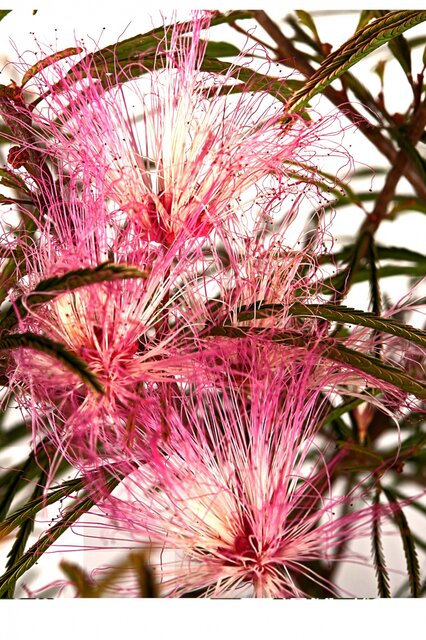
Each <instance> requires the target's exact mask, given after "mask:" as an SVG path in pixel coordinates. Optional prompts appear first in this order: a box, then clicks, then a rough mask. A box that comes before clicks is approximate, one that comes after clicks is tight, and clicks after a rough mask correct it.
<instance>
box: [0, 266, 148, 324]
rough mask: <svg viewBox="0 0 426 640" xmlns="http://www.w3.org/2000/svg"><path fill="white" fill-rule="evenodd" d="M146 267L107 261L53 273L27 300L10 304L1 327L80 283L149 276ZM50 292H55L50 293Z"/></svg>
mask: <svg viewBox="0 0 426 640" xmlns="http://www.w3.org/2000/svg"><path fill="white" fill-rule="evenodd" d="M146 277H147V274H146V272H145V271H141V270H140V269H138V268H137V267H134V266H128V265H126V264H114V263H111V262H103V263H102V264H100V265H98V266H97V267H87V268H84V269H76V270H74V271H69V272H68V273H65V274H63V275H62V276H53V277H52V278H47V279H46V280H42V281H41V282H39V283H38V285H37V286H36V287H35V289H34V290H33V291H32V292H30V293H29V294H27V295H26V296H25V303H24V302H23V300H22V298H18V299H17V300H16V302H15V304H14V306H13V307H10V308H9V309H8V310H7V311H6V312H5V313H4V314H3V316H2V317H0V328H2V329H3V330H4V329H9V328H10V327H12V326H13V325H14V324H15V322H16V319H17V317H16V314H17V315H18V317H20V318H25V316H26V315H27V313H28V308H29V307H32V308H34V307H37V306H39V305H41V304H44V303H46V302H49V301H50V300H52V299H54V298H56V297H57V296H59V295H61V294H63V293H67V292H69V291H74V290H75V289H79V288H80V287H87V286H89V285H92V284H98V283H100V282H113V281H115V280H127V279H131V278H146ZM48 292H51V293H50V294H49V293H48Z"/></svg>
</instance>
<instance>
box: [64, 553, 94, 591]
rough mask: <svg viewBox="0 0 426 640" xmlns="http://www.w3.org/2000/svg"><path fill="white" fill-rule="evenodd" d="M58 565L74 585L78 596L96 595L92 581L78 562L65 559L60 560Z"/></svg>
mask: <svg viewBox="0 0 426 640" xmlns="http://www.w3.org/2000/svg"><path fill="white" fill-rule="evenodd" d="M59 567H60V569H61V570H62V571H63V572H64V573H65V575H66V577H67V578H68V580H69V581H70V582H71V584H72V585H73V586H74V587H75V589H76V591H77V595H78V597H80V598H96V597H98V594H97V593H96V586H95V583H94V581H93V580H92V579H91V578H90V576H89V575H88V573H87V572H86V571H85V570H84V569H83V568H82V567H80V566H79V565H78V564H75V563H74V562H68V561H67V560H61V562H60V563H59Z"/></svg>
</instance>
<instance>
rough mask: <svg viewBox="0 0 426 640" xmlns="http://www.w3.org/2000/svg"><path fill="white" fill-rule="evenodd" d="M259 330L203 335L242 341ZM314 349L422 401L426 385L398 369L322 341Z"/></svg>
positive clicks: (288, 340) (293, 338)
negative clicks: (320, 350) (316, 348)
mask: <svg viewBox="0 0 426 640" xmlns="http://www.w3.org/2000/svg"><path fill="white" fill-rule="evenodd" d="M259 331H263V330H262V329H261V330H259V329H256V328H250V329H247V327H235V326H232V325H224V326H221V327H212V328H209V329H208V331H207V332H206V335H212V336H226V337H228V338H243V337H246V336H247V334H248V333H250V334H254V335H255V334H257V333H259ZM270 339H271V340H272V341H273V342H278V343H280V344H286V345H289V346H293V347H294V346H298V347H301V348H304V349H307V348H309V341H308V339H307V338H306V336H304V337H303V336H300V335H294V334H291V333H275V334H271V336H270ZM315 346H316V347H318V348H322V349H323V357H324V358H327V359H329V360H334V361H335V362H340V363H342V364H346V365H349V366H350V367H351V368H352V369H356V370H358V371H361V372H362V373H365V374H367V375H368V376H370V377H372V378H373V379H374V378H376V379H377V380H381V381H383V382H387V383H389V384H391V385H392V386H394V387H397V388H398V389H402V390H403V391H406V392H407V393H411V394H413V395H415V396H417V397H418V398H419V399H420V400H426V385H425V384H423V383H422V382H420V381H417V380H415V379H414V378H412V377H411V376H409V375H408V374H406V373H405V371H403V370H402V369H397V368H396V367H392V366H390V365H388V364H384V363H383V362H381V361H380V360H378V359H377V358H373V357H372V356H368V355H365V354H363V353H360V352H359V351H355V350H354V349H349V348H348V347H345V346H343V345H340V344H338V343H336V342H334V341H333V342H331V341H325V340H324V341H323V342H321V343H320V344H318V343H315Z"/></svg>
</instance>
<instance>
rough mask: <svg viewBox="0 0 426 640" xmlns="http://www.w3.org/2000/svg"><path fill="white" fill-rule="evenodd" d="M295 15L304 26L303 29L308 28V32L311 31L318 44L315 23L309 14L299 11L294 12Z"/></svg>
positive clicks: (318, 39)
mask: <svg viewBox="0 0 426 640" xmlns="http://www.w3.org/2000/svg"><path fill="white" fill-rule="evenodd" d="M296 15H297V17H298V18H299V20H300V22H301V23H302V24H304V25H305V27H308V29H309V30H310V31H312V33H313V35H314V37H315V40H317V41H318V42H319V41H320V38H319V35H318V31H317V28H316V26H315V22H314V20H313V18H312V16H311V14H310V13H308V12H307V11H301V10H296Z"/></svg>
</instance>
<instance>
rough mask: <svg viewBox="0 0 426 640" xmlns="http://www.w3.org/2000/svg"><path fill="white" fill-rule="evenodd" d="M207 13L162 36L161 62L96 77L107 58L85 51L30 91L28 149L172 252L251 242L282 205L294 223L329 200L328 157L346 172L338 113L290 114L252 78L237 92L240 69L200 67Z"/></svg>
mask: <svg viewBox="0 0 426 640" xmlns="http://www.w3.org/2000/svg"><path fill="white" fill-rule="evenodd" d="M210 13H211V12H206V11H195V12H194V13H193V18H192V20H191V21H190V22H189V23H184V24H179V23H176V24H175V25H174V26H173V27H172V28H170V29H169V30H167V31H166V32H165V36H164V38H163V39H162V40H161V41H160V42H159V43H158V45H157V48H156V52H155V62H154V64H153V62H152V52H149V53H150V56H151V57H149V58H148V57H147V58H146V60H145V58H144V55H143V54H141V55H140V57H139V58H138V59H135V61H133V62H132V64H131V65H129V67H127V68H121V67H120V63H119V62H118V61H115V68H114V74H113V75H111V74H103V76H102V79H101V78H100V75H99V67H98V66H97V65H100V66H101V68H102V60H99V59H98V58H95V57H94V56H93V55H92V54H87V55H86V56H85V57H84V58H83V59H82V60H81V61H80V62H79V63H78V64H77V65H76V66H75V67H74V68H73V71H72V73H69V64H68V62H67V61H65V60H62V61H61V60H59V61H57V62H54V63H53V64H51V65H50V66H49V67H47V68H46V69H41V70H40V72H39V73H38V74H36V75H35V77H34V78H33V79H32V80H31V81H29V82H28V83H27V84H26V90H27V91H28V92H31V91H35V93H36V95H37V96H38V97H39V99H38V100H37V103H38V104H37V106H35V107H34V108H33V109H32V114H31V115H32V120H33V123H34V124H35V125H36V126H37V128H38V129H39V131H41V133H39V134H38V136H37V137H36V138H35V139H34V142H33V143H32V144H33V146H34V147H35V148H36V149H39V150H40V151H41V152H42V153H43V154H44V156H45V157H46V158H49V157H51V158H52V160H53V162H55V163H58V162H59V163H61V166H62V171H63V172H64V173H68V174H70V175H72V176H74V177H77V176H78V177H79V179H81V180H82V182H88V181H89V182H90V184H91V185H92V188H93V189H94V190H97V189H100V190H101V192H102V193H103V194H104V195H105V196H106V197H108V198H109V199H110V201H111V217H115V218H116V219H120V220H122V219H124V220H126V221H127V224H131V225H134V226H135V229H136V230H137V232H138V233H139V234H142V235H143V237H145V238H146V239H148V240H151V241H155V242H158V243H161V244H165V245H170V244H171V243H172V242H173V241H174V239H175V238H176V236H177V235H179V234H180V233H183V234H185V236H186V237H197V236H198V237H205V236H207V235H208V234H209V233H210V232H211V231H212V230H213V229H218V228H219V231H220V230H222V235H227V234H228V233H231V234H234V235H235V233H236V231H237V228H238V230H239V231H238V232H239V233H242V234H243V235H245V236H246V237H250V236H251V235H252V231H253V225H255V226H256V225H258V224H259V223H258V222H254V220H255V218H256V217H260V218H261V219H262V224H265V223H267V224H270V223H271V222H272V219H273V216H274V214H275V213H277V212H279V211H281V210H282V209H283V206H284V208H286V209H287V211H286V212H285V214H284V220H283V224H284V225H285V226H288V224H289V223H290V221H291V220H293V219H294V217H295V216H296V214H297V212H298V211H299V208H300V204H301V201H302V200H303V199H305V198H308V199H309V198H310V199H311V200H312V201H315V203H314V208H316V207H318V206H319V204H321V199H322V200H323V199H324V194H321V193H319V190H318V188H317V187H316V186H315V176H316V174H317V166H316V165H317V164H319V163H321V161H322V156H326V155H330V151H331V149H332V150H333V154H334V156H338V155H340V156H341V157H343V158H344V160H343V162H344V164H346V165H347V168H348V166H349V165H350V159H349V158H348V155H347V153H346V152H343V151H342V150H341V149H340V147H339V145H338V143H333V141H332V138H333V136H335V135H336V134H337V133H340V131H341V125H339V123H338V121H337V126H335V127H334V129H333V125H334V124H335V123H336V120H338V119H337V116H336V115H331V116H329V117H327V118H317V120H316V121H315V119H313V120H312V121H311V122H308V121H306V120H304V119H302V118H300V117H298V116H295V115H293V116H290V115H289V114H287V113H286V112H285V107H284V105H283V103H282V102H280V101H279V100H278V99H276V98H274V97H273V96H272V95H271V93H269V92H267V91H265V90H260V89H259V88H258V86H257V85H256V81H255V79H253V80H252V81H251V82H250V81H248V82H246V83H245V84H244V90H243V91H241V92H240V93H235V91H233V89H235V87H236V86H237V85H238V84H241V81H240V80H239V67H238V66H232V65H231V66H230V67H229V70H228V71H227V72H226V73H223V74H217V73H212V72H209V71H205V70H204V67H203V60H204V56H205V51H206V46H207V42H208V27H209V23H210V17H211V15H210ZM112 53H113V52H112ZM263 53H264V52H263ZM252 54H253V52H246V56H250V55H252ZM239 62H241V64H245V65H247V62H246V61H245V58H244V57H242V58H241V60H239ZM138 75H140V76H141V77H139V78H137V77H136V76H138ZM40 96H41V97H44V100H41V101H40ZM312 116H314V114H312ZM337 130H338V131H337ZM329 146H330V148H327V147H329ZM322 180H323V178H322ZM231 221H232V222H231ZM225 223H226V224H227V225H228V226H229V228H228V226H226V228H225V229H224V228H223V224H225Z"/></svg>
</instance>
